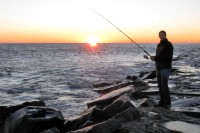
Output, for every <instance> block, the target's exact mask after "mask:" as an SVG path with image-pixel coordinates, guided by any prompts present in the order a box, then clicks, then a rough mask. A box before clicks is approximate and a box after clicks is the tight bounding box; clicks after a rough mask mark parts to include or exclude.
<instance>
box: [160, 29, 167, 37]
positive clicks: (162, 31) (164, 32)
mask: <svg viewBox="0 0 200 133" xmlns="http://www.w3.org/2000/svg"><path fill="white" fill-rule="evenodd" d="M160 33H163V34H165V36H167V33H166V31H164V30H161V31H160V32H159V34H160Z"/></svg>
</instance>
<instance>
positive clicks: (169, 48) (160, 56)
mask: <svg viewBox="0 0 200 133" xmlns="http://www.w3.org/2000/svg"><path fill="white" fill-rule="evenodd" d="M173 49H174V48H173V45H172V44H171V42H169V41H168V40H167V38H165V39H164V40H161V41H160V43H159V44H158V45H157V49H156V56H155V61H156V69H157V70H160V69H164V68H169V69H171V68H172V58H173Z"/></svg>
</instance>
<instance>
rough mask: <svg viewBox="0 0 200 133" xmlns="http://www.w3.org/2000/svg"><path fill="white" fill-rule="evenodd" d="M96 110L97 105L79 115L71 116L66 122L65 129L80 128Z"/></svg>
mask: <svg viewBox="0 0 200 133" xmlns="http://www.w3.org/2000/svg"><path fill="white" fill-rule="evenodd" d="M94 110H95V106H94V107H91V108H89V109H87V110H86V111H84V112H83V113H81V114H79V116H77V117H74V118H69V119H68V120H66V121H65V123H64V130H65V131H73V130H77V129H79V128H80V127H81V125H83V124H84V123H85V122H86V121H87V120H88V119H89V117H90V116H92V113H94V112H95V111H94Z"/></svg>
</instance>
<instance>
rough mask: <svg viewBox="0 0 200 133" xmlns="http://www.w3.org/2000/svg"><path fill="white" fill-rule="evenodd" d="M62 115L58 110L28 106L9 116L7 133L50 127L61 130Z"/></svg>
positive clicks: (27, 131)
mask: <svg viewBox="0 0 200 133" xmlns="http://www.w3.org/2000/svg"><path fill="white" fill-rule="evenodd" d="M63 124H64V117H63V115H62V114H61V113H60V111H57V110H54V109H49V108H45V107H36V106H28V107H25V108H22V109H20V110H18V111H16V112H14V113H12V114H11V115H10V117H9V133H39V132H42V131H44V130H47V129H50V128H54V127H56V128H58V129H59V130H60V131H63Z"/></svg>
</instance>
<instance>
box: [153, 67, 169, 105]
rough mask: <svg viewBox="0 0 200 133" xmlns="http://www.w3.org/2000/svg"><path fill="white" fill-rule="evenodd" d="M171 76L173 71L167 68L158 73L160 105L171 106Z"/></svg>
mask: <svg viewBox="0 0 200 133" xmlns="http://www.w3.org/2000/svg"><path fill="white" fill-rule="evenodd" d="M170 74H171V69H168V68H165V69H160V70H157V71H156V76H157V81H158V87H159V93H160V101H159V105H161V106H165V105H171V98H170V93H169V88H168V79H169V75H170Z"/></svg>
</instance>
